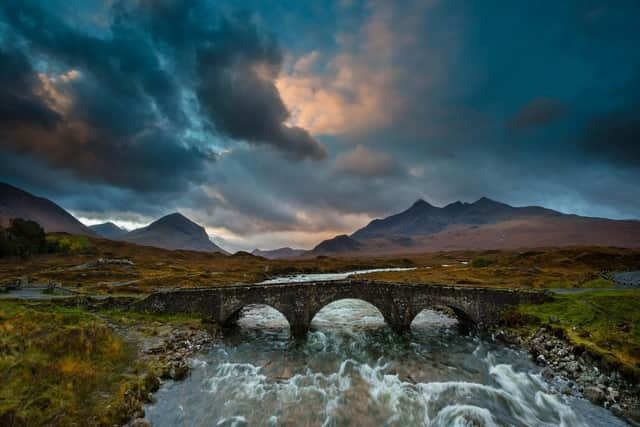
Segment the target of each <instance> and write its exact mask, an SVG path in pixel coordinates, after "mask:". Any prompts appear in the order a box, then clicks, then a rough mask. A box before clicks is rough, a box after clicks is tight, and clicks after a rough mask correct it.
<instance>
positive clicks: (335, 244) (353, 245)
mask: <svg viewBox="0 0 640 427" xmlns="http://www.w3.org/2000/svg"><path fill="white" fill-rule="evenodd" d="M363 248H364V245H362V244H361V243H360V242H358V241H357V240H355V239H353V238H351V237H349V236H347V235H346V234H342V235H340V236H336V237H334V238H333V239H329V240H325V241H324V242H321V243H320V244H319V245H318V246H316V247H315V248H313V249H312V250H311V252H310V253H308V254H310V255H347V254H351V253H354V252H359V251H360V250H362V249H363Z"/></svg>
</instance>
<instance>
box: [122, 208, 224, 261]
mask: <svg viewBox="0 0 640 427" xmlns="http://www.w3.org/2000/svg"><path fill="white" fill-rule="evenodd" d="M122 239H123V240H126V241H128V242H132V243H138V244H141V245H147V246H156V247H159V248H165V249H171V250H173V249H185V250H195V251H204V252H221V253H226V252H225V251H224V250H223V249H221V248H220V247H218V246H217V245H215V244H214V243H213V242H212V241H211V239H210V238H209V236H208V235H207V232H206V231H205V229H204V227H202V226H201V225H198V224H196V223H195V222H193V221H191V220H190V219H189V218H187V217H186V216H184V215H182V214H181V213H179V212H174V213H171V214H169V215H165V216H163V217H162V218H160V219H158V220H156V221H154V222H152V223H151V224H149V225H148V226H146V227H143V228H139V229H137V230H133V231H131V232H129V233H127V234H125V235H124V236H123V237H122Z"/></svg>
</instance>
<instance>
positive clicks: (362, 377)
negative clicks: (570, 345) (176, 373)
mask: <svg viewBox="0 0 640 427" xmlns="http://www.w3.org/2000/svg"><path fill="white" fill-rule="evenodd" d="M240 326H241V328H240V330H239V331H238V333H236V334H231V335H229V336H227V337H226V338H224V339H222V340H221V341H219V342H218V343H217V344H215V345H214V347H213V348H212V349H210V351H208V352H207V353H206V354H201V355H200V356H198V357H196V358H194V359H192V360H191V365H192V367H193V369H192V371H191V374H190V376H189V377H188V378H187V379H186V380H184V381H182V382H168V383H166V384H165V385H164V386H163V387H162V388H161V389H160V390H159V392H158V393H157V394H156V395H155V399H156V401H155V403H154V404H151V405H148V406H147V407H146V414H147V418H148V419H149V420H150V421H151V422H152V423H153V425H154V426H469V427H471V426H550V427H551V426H623V425H626V424H624V423H623V422H622V421H620V420H618V419H617V418H615V417H613V416H612V415H611V414H610V413H609V412H608V411H606V410H604V409H602V408H600V407H597V406H594V405H592V404H590V403H588V402H587V401H585V400H582V399H576V398H568V397H565V396H561V395H558V394H553V393H552V392H551V391H549V389H548V387H547V385H546V384H545V382H544V381H543V380H542V378H541V376H540V374H539V368H537V367H536V366H535V365H534V364H532V363H531V361H530V359H529V357H528V355H527V354H526V353H524V352H522V351H518V350H514V349H509V348H506V347H503V346H499V345H497V344H495V343H493V342H492V341H491V340H489V339H484V338H482V337H480V336H477V335H474V334H464V333H461V332H460V331H459V329H458V328H457V327H456V321H455V320H454V319H452V318H450V317H447V316H445V315H444V314H441V313H439V312H434V311H424V312H422V313H421V314H420V315H419V316H418V317H417V318H416V320H415V321H414V323H413V324H412V330H411V332H410V333H405V334H397V333H395V332H393V331H391V330H390V329H389V328H388V327H387V326H386V325H385V323H384V320H383V319H382V316H381V315H380V313H379V312H378V311H377V309H376V308H375V307H373V306H371V305H369V304H367V303H364V302H362V301H358V300H341V301H337V302H334V303H332V304H330V305H328V306H326V307H325V308H324V309H323V310H321V311H320V312H319V313H318V314H317V315H316V317H315V318H314V320H313V322H312V327H313V329H314V330H313V331H312V332H310V333H309V334H308V336H307V338H306V340H304V341H302V342H295V341H294V340H292V339H291V338H290V337H289V332H288V327H287V326H288V325H287V322H286V320H285V318H284V317H283V316H282V315H281V314H280V313H278V312H277V311H275V310H273V309H271V308H268V307H264V306H251V307H248V308H247V309H245V310H244V313H243V316H242V318H241V319H240Z"/></svg>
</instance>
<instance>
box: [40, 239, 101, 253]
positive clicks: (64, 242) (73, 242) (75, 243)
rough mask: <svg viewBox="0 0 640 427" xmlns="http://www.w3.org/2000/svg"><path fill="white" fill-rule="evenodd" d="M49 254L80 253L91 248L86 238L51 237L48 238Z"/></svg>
mask: <svg viewBox="0 0 640 427" xmlns="http://www.w3.org/2000/svg"><path fill="white" fill-rule="evenodd" d="M47 243H48V245H49V252H63V253H70V252H79V251H84V250H86V249H89V248H91V246H92V245H91V242H89V239H88V238H87V237H86V236H71V235H49V236H47Z"/></svg>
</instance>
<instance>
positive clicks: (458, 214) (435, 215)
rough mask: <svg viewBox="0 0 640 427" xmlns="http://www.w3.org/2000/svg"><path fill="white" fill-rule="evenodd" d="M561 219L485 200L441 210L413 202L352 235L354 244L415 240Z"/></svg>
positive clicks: (541, 210)
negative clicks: (454, 228)
mask: <svg viewBox="0 0 640 427" xmlns="http://www.w3.org/2000/svg"><path fill="white" fill-rule="evenodd" d="M539 215H549V216H557V215H562V214H560V213H559V212H556V211H552V210H550V209H545V208H541V207H535V206H529V207H524V208H515V207H513V206H509V205H507V204H504V203H500V202H496V201H493V200H491V199H488V198H486V197H483V198H481V199H479V200H478V201H476V202H474V203H462V202H455V203H451V204H449V205H447V206H445V207H443V208H438V207H435V206H432V205H430V204H429V203H427V202H425V201H424V200H418V201H416V202H415V203H414V204H413V205H412V206H411V207H410V208H409V209H407V210H406V211H404V212H401V213H399V214H396V215H392V216H390V217H387V218H385V219H375V220H373V221H371V222H370V223H369V224H368V225H367V226H366V227H364V228H361V229H360V230H358V231H356V232H355V233H353V234H352V235H351V237H353V238H354V239H356V240H364V239H371V238H377V237H396V236H403V237H414V236H416V235H426V234H434V233H438V232H440V231H442V230H444V229H446V228H447V227H449V226H451V225H456V224H465V225H483V224H495V223H497V222H500V221H505V220H509V219H514V218H518V217H525V216H539Z"/></svg>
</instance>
